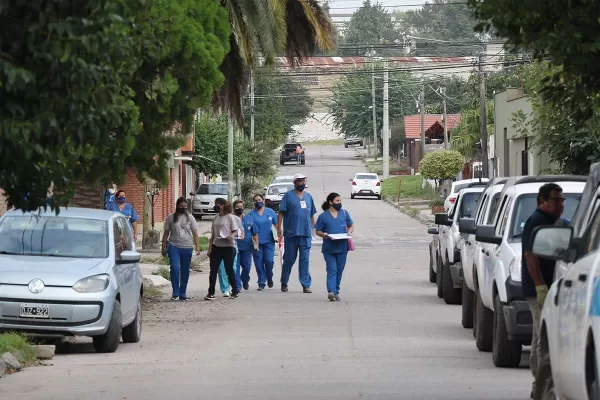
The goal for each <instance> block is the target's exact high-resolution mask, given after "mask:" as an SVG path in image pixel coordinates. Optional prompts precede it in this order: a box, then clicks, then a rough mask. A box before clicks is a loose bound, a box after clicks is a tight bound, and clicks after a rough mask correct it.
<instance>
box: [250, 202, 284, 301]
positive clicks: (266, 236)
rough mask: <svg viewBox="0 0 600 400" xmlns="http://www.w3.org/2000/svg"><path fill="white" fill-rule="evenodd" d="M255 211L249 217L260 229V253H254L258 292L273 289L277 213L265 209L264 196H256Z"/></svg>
mask: <svg viewBox="0 0 600 400" xmlns="http://www.w3.org/2000/svg"><path fill="white" fill-rule="evenodd" d="M253 201H254V210H252V211H251V212H250V213H249V214H248V215H249V216H250V217H252V219H253V220H254V224H255V225H256V227H257V228H258V251H255V252H254V266H255V267H256V274H257V275H258V290H264V289H265V286H266V285H268V286H269V287H270V288H272V287H273V264H274V258H275V237H274V236H273V226H276V224H277V213H276V212H275V211H273V210H272V209H270V208H266V207H265V199H264V197H263V196H262V195H260V194H256V195H254V199H253Z"/></svg>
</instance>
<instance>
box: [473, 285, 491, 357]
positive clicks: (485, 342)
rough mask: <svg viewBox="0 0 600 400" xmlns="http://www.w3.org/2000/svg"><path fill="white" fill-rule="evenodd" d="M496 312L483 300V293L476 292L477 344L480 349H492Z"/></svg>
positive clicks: (486, 350)
mask: <svg viewBox="0 0 600 400" xmlns="http://www.w3.org/2000/svg"><path fill="white" fill-rule="evenodd" d="M493 319H494V313H493V311H492V310H490V309H489V308H487V307H486V306H485V305H484V304H483V302H482V301H481V294H479V292H476V293H475V324H476V325H475V346H477V350H479V351H485V352H488V351H492V340H493V329H494V321H493Z"/></svg>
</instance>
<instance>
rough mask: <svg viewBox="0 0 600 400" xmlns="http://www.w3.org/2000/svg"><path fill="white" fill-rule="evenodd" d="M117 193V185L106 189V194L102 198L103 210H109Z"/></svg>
mask: <svg viewBox="0 0 600 400" xmlns="http://www.w3.org/2000/svg"><path fill="white" fill-rule="evenodd" d="M116 193H117V185H116V184H114V183H113V184H112V187H110V188H108V189H106V193H105V196H104V209H105V210H109V211H110V209H111V207H112V203H113V202H114V201H115V194H116Z"/></svg>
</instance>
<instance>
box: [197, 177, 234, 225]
mask: <svg viewBox="0 0 600 400" xmlns="http://www.w3.org/2000/svg"><path fill="white" fill-rule="evenodd" d="M228 190H229V183H227V182H218V183H212V182H211V183H203V184H201V185H200V186H198V190H196V193H194V192H191V193H190V195H191V196H193V197H192V199H193V200H192V214H193V215H194V217H196V218H198V219H202V217H205V216H207V215H210V216H216V215H217V212H216V211H215V210H214V207H215V200H216V199H218V198H219V197H223V198H227V195H228ZM235 199H237V195H236V196H234V200H235Z"/></svg>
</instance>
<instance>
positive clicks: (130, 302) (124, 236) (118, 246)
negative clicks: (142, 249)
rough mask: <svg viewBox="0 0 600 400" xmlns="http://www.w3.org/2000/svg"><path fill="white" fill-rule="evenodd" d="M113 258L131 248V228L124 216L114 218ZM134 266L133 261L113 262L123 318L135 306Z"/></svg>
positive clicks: (127, 315) (129, 315)
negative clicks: (125, 262)
mask: <svg viewBox="0 0 600 400" xmlns="http://www.w3.org/2000/svg"><path fill="white" fill-rule="evenodd" d="M114 230H115V260H117V261H118V260H120V259H121V253H122V252H123V251H127V250H133V243H132V240H131V238H132V235H131V228H130V227H129V222H128V221H127V220H126V219H125V218H121V217H118V218H115V220H114ZM134 266H135V263H127V264H115V274H116V275H117V277H118V283H119V293H120V295H121V310H122V312H123V320H124V321H125V320H128V319H129V318H131V316H132V314H133V313H134V312H135V310H136V307H137V303H136V300H137V296H136V295H135V292H134V288H133V285H134Z"/></svg>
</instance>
